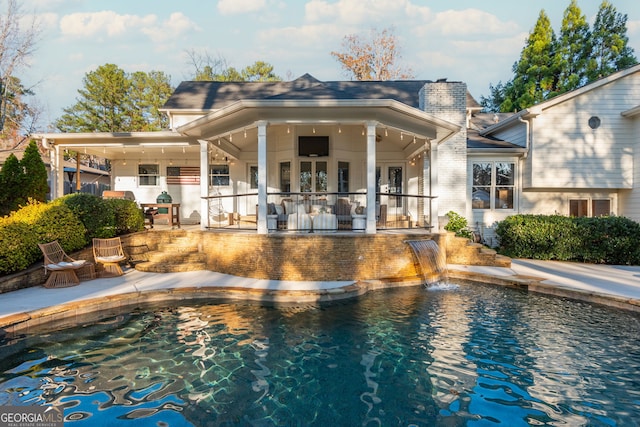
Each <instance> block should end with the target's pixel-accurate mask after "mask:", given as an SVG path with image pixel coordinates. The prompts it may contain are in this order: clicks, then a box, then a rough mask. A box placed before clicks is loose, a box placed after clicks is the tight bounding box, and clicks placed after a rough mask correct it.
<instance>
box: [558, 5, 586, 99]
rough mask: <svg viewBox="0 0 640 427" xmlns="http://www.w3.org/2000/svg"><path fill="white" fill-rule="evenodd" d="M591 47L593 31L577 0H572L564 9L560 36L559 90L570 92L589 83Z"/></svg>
mask: <svg viewBox="0 0 640 427" xmlns="http://www.w3.org/2000/svg"><path fill="white" fill-rule="evenodd" d="M591 49H592V43H591V32H590V31H589V23H588V22H587V18H586V16H585V15H584V14H583V13H582V11H581V10H580V8H579V7H578V4H577V2H576V0H571V3H570V4H569V6H568V7H567V9H566V10H565V11H564V15H563V18H562V27H561V28H560V37H559V38H558V48H557V51H558V54H559V55H560V64H559V66H560V72H559V76H558V92H560V93H562V92H568V91H571V90H574V89H577V88H579V87H581V86H584V85H585V84H586V83H587V81H588V78H587V69H588V64H589V58H590V57H591Z"/></svg>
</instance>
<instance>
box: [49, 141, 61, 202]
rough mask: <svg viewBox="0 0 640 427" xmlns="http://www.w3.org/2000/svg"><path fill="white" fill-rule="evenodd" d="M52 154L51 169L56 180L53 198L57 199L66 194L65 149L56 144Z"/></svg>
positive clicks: (52, 186)
mask: <svg viewBox="0 0 640 427" xmlns="http://www.w3.org/2000/svg"><path fill="white" fill-rule="evenodd" d="M53 148H54V150H53V153H52V154H51V155H52V160H53V165H52V169H51V176H52V178H53V179H54V182H53V183H52V185H51V188H52V190H53V191H52V194H51V199H52V200H53V199H57V198H58V197H62V196H64V151H63V150H60V147H59V146H57V145H54V147H53Z"/></svg>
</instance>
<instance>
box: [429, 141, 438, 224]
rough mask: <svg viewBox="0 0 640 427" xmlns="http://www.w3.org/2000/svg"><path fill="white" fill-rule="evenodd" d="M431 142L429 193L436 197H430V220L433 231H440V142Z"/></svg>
mask: <svg viewBox="0 0 640 427" xmlns="http://www.w3.org/2000/svg"><path fill="white" fill-rule="evenodd" d="M428 143H429V195H430V196H435V198H432V199H429V220H430V221H431V224H430V225H431V232H432V233H438V232H439V231H440V222H439V221H438V210H439V208H438V196H439V195H440V188H439V185H438V168H437V166H436V165H437V164H438V143H437V142H433V141H428Z"/></svg>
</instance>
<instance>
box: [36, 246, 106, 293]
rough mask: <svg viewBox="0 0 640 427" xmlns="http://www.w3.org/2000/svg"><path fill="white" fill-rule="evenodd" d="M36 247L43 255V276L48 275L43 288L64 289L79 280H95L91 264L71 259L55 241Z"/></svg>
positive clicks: (77, 282)
mask: <svg viewBox="0 0 640 427" xmlns="http://www.w3.org/2000/svg"><path fill="white" fill-rule="evenodd" d="M38 247H40V250H41V251H42V254H43V255H44V271H45V275H46V274H47V273H50V274H49V278H48V279H47V281H46V282H45V284H44V287H45V288H66V287H68V286H75V285H77V284H79V283H80V278H82V279H94V278H95V269H94V266H93V264H92V263H89V262H87V261H86V260H75V259H73V258H71V257H70V256H69V255H67V254H66V253H65V251H64V249H62V246H60V243H58V241H57V240H55V241H53V242H51V243H39V244H38Z"/></svg>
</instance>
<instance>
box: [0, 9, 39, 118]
mask: <svg viewBox="0 0 640 427" xmlns="http://www.w3.org/2000/svg"><path fill="white" fill-rule="evenodd" d="M33 16H35V14H34V15H33ZM39 34H40V30H39V28H38V23H37V21H36V19H35V18H33V19H30V20H29V19H26V17H25V16H24V15H23V14H22V12H21V9H20V6H19V5H18V3H17V1H16V0H8V2H7V10H6V14H4V15H0V130H3V129H4V125H5V121H6V119H7V118H11V119H12V122H13V123H19V122H20V119H21V117H20V116H19V115H18V116H14V113H17V112H20V111H23V110H24V106H22V105H18V104H16V101H18V100H20V97H19V95H25V94H30V93H29V92H30V91H29V90H25V89H24V88H23V87H22V85H21V84H20V80H19V79H17V78H16V74H17V73H18V72H19V71H20V69H21V68H23V67H25V66H28V60H29V58H30V57H31V55H32V54H33V52H34V50H35V45H36V42H37V40H38V37H39ZM18 127H19V126H18Z"/></svg>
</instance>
